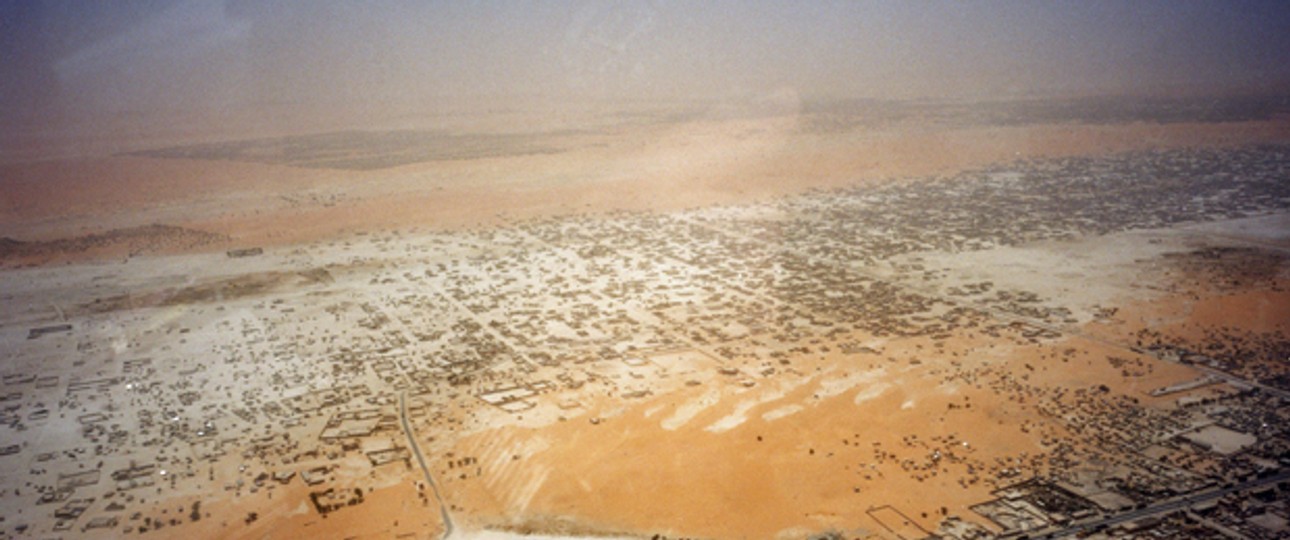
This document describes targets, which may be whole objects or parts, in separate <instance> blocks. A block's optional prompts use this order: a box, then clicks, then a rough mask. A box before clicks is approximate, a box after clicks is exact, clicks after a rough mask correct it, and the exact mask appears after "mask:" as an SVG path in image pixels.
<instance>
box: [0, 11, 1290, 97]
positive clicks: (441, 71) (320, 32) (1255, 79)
mask: <svg viewBox="0 0 1290 540" xmlns="http://www.w3.org/2000/svg"><path fill="white" fill-rule="evenodd" d="M0 24H2V25H3V27H0V107H3V109H0V110H2V111H3V113H4V114H0V118H14V117H17V116H27V117H32V116H34V117H37V118H39V117H40V115H43V114H47V113H59V114H61V115H63V116H64V117H66V116H68V115H72V116H73V117H74V116H75V115H79V114H85V115H91V114H99V113H116V114H119V113H138V112H141V111H155V110H166V109H191V108H205V109H214V110H219V109H222V108H230V107H233V108H245V107H261V106H272V105H273V104H283V103H289V104H294V105H296V106H304V107H310V106H318V107H323V106H326V107H336V106H353V107H364V106H366V107H395V108H398V107H411V108H415V107H418V106H421V105H424V104H425V103H427V102H436V103H446V102H450V101H451V100H452V99H456V98H460V97H462V96H467V97H480V96H489V97H490V98H491V97H496V98H499V99H501V98H505V97H508V96H515V95H524V96H546V97H555V98H574V99H582V98H677V97H703V98H717V99H721V98H728V97H735V98H737V97H747V96H756V95H759V94H765V93H773V92H777V91H779V92H782V91H785V90H788V91H792V92H794V93H795V95H800V96H815V95H828V96H850V97H894V98H902V97H968V98H976V97H992V96H1029V95H1045V94H1088V93H1154V92H1161V91H1169V92H1173V91H1179V90H1184V91H1199V92H1210V91H1218V90H1226V89H1239V90H1254V91H1267V90H1269V89H1274V90H1284V89H1285V88H1286V87H1287V83H1290V2H1285V1H1283V0H1282V1H1278V0H1274V1H1266V2H1236V1H1180V0H1169V1H1152V0H1132V1H1089V0H1080V1H1070V2H1041V1H1036V0H1027V1H989V2H986V1H966V2H911V1H896V0H890V1H883V2H851V1H848V2H816V1H800V2H758V1H749V0H742V1H729V2H726V1H704V2H670V1H657V2H646V1H637V2H624V3H613V2H604V1H594V0H593V1H569V2H520V1H514V2H444V3H438V2H427V1H407V2H395V1H389V2H381V1H377V2H359V1H339V0H337V1H330V0H307V1H306V0H298V1H290V2H273V1H259V0H250V1H236V0H231V1H201V0H129V1H110V2H97V1H90V0H70V1H69V0H46V1H41V0H12V1H11V0H0Z"/></svg>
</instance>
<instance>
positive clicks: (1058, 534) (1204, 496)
mask: <svg viewBox="0 0 1290 540" xmlns="http://www.w3.org/2000/svg"><path fill="white" fill-rule="evenodd" d="M1285 480H1290V471H1287V472H1283V473H1280V474H1277V475H1274V476H1269V477H1267V478H1256V479H1254V480H1250V481H1248V482H1241V483H1240V484H1236V485H1234V486H1232V487H1225V488H1224V487H1220V488H1214V489H1211V490H1208V491H1203V492H1200V493H1193V494H1191V495H1187V496H1185V497H1182V498H1178V499H1173V500H1170V501H1165V502H1162V503H1158V504H1155V505H1152V506H1148V507H1146V508H1141V509H1137V510H1129V511H1127V512H1122V513H1119V514H1116V515H1113V516H1107V517H1103V518H1100V519H1097V520H1094V521H1090V522H1086V523H1080V524H1077V525H1071V526H1069V527H1066V528H1064V529H1058V530H1055V531H1042V530H1041V531H1037V532H1035V533H1033V534H1031V535H1030V537H1031V538H1063V537H1067V536H1072V535H1075V534H1079V533H1080V532H1083V531H1089V530H1093V529H1096V528H1098V527H1103V528H1109V527H1111V526H1113V525H1118V524H1120V523H1124V522H1126V521H1133V520H1135V519H1140V518H1144V517H1147V516H1154V515H1158V514H1167V513H1170V512H1175V511H1178V510H1182V509H1184V508H1187V507H1189V506H1191V505H1194V504H1199V503H1203V502H1207V501H1212V500H1214V499H1218V498H1220V497H1223V496H1225V495H1229V494H1232V493H1236V492H1239V491H1246V490H1250V489H1254V488H1256V487H1259V486H1264V485H1267V484H1275V483H1277V482H1282V481H1285Z"/></svg>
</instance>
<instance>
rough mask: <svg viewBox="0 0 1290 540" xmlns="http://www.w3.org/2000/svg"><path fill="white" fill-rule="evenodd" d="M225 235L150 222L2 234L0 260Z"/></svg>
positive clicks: (154, 247) (178, 244)
mask: <svg viewBox="0 0 1290 540" xmlns="http://www.w3.org/2000/svg"><path fill="white" fill-rule="evenodd" d="M228 239H229V238H228V236H225V235H222V234H216V233H211V232H206V231H200V230H196V229H188V228H184V227H177V226H174V225H163V224H160V223H154V224H151V225H142V226H139V227H128V228H124V229H112V230H109V231H107V232H102V233H94V234H87V235H83V236H74V237H70V238H58V239H55V240H41V241H30V242H27V241H22V240H16V239H14V238H9V237H4V238H0V260H10V259H15V258H20V257H33V256H36V257H38V256H56V255H68V254H76V253H83V252H86V251H90V250H94V249H103V248H125V249H128V251H129V253H130V254H131V255H137V254H141V253H152V252H158V251H164V250H172V249H175V250H182V249H192V248H196V247H201V246H206V245H210V244H214V243H217V242H223V241H226V240H228Z"/></svg>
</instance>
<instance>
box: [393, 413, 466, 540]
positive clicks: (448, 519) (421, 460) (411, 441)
mask: <svg viewBox="0 0 1290 540" xmlns="http://www.w3.org/2000/svg"><path fill="white" fill-rule="evenodd" d="M399 421H400V422H403V433H406V434H407V436H408V445H409V446H411V447H412V454H413V455H415V456H416V457H417V463H418V464H420V465H421V472H422V473H423V474H425V477H426V483H427V484H429V485H430V489H431V490H432V491H434V498H435V501H437V502H438V503H439V517H440V518H442V519H443V537H444V538H449V537H451V536H452V530H453V527H452V515H451V514H449V513H448V505H446V504H444V502H443V496H442V495H440V494H439V485H438V484H436V483H435V481H434V477H433V476H431V475H430V468H429V467H426V459H425V457H424V456H422V455H421V445H420V444H418V443H417V437H416V435H415V434H414V433H413V432H412V426H411V425H409V424H408V400H407V392H400V393H399Z"/></svg>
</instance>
